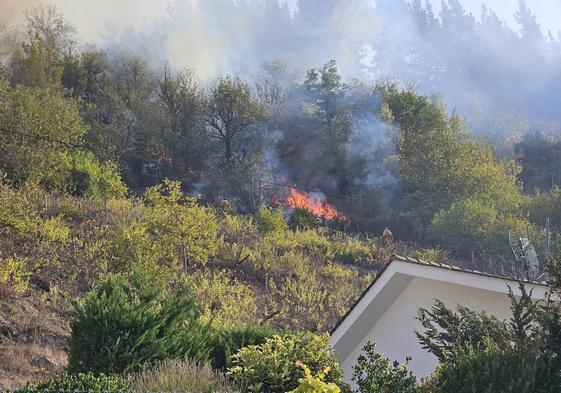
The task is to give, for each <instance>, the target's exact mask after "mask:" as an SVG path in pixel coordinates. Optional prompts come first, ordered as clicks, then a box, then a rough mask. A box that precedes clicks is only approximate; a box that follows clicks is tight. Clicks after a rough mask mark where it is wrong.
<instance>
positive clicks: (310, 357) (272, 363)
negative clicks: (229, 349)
mask: <svg viewBox="0 0 561 393" xmlns="http://www.w3.org/2000/svg"><path fill="white" fill-rule="evenodd" d="M327 339H328V337H327V336H326V335H324V336H316V335H314V334H311V333H304V334H288V335H285V336H273V337H271V338H268V339H266V341H265V343H263V344H261V345H250V346H248V347H245V348H242V349H240V351H239V352H238V353H237V354H235V355H234V356H233V357H232V364H233V366H232V367H231V368H230V369H229V370H228V375H230V377H231V378H232V380H233V381H234V383H235V385H236V387H238V388H239V389H241V391H242V392H262V391H265V392H271V393H273V392H279V393H280V392H286V391H290V390H293V389H296V388H297V387H298V385H299V380H300V379H301V378H302V377H304V371H303V370H302V369H301V368H299V367H298V366H297V365H296V361H300V362H302V363H304V364H306V365H307V366H308V367H309V370H310V372H311V373H312V374H319V373H320V372H322V371H324V370H325V368H326V367H329V368H330V370H331V371H330V373H329V374H328V375H327V377H326V382H333V383H335V384H336V385H338V386H339V387H341V388H344V387H345V383H344V382H343V380H342V376H343V373H342V370H341V368H340V367H339V364H338V363H337V360H336V358H335V355H334V354H333V352H332V350H331V348H330V347H329V343H328V342H327Z"/></svg>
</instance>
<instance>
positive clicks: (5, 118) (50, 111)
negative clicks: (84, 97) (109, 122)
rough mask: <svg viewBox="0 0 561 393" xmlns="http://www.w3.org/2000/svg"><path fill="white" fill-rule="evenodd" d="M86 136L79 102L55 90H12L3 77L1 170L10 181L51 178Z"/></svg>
mask: <svg viewBox="0 0 561 393" xmlns="http://www.w3.org/2000/svg"><path fill="white" fill-rule="evenodd" d="M85 132H86V126H85V125H84V122H83V119H82V118H81V116H80V112H79V109H78V104H77V102H76V101H74V100H72V99H69V98H66V97H64V96H63V95H62V94H61V93H60V92H58V91H56V90H55V89H53V88H43V89H38V88H24V87H18V88H11V87H10V86H9V84H8V82H7V81H5V80H3V79H1V77H0V168H2V169H3V170H4V171H5V172H6V174H8V176H9V178H10V179H11V180H13V181H15V182H16V183H18V184H21V183H23V182H42V181H44V180H45V179H46V178H49V177H50V176H51V175H52V174H53V171H55V168H56V167H57V165H58V163H59V160H60V155H61V153H64V152H66V151H68V150H72V149H75V148H76V147H77V146H79V144H80V143H81V139H82V137H83V135H84V134H85Z"/></svg>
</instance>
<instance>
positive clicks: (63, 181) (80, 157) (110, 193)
mask: <svg viewBox="0 0 561 393" xmlns="http://www.w3.org/2000/svg"><path fill="white" fill-rule="evenodd" d="M55 176H56V178H55V179H53V180H52V182H53V186H54V187H55V188H56V189H58V190H62V191H65V192H68V193H70V194H72V195H76V196H86V197H90V198H93V199H97V200H106V199H109V198H121V197H123V196H125V194H126V192H127V187H126V186H125V185H124V184H123V182H122V180H121V176H120V174H119V172H118V169H117V167H116V166H115V165H114V164H113V163H111V162H108V163H104V164H101V163H100V162H99V161H98V160H97V159H96V158H95V157H94V155H93V153H90V152H76V153H72V154H63V155H62V156H61V158H60V168H57V169H56V174H55Z"/></svg>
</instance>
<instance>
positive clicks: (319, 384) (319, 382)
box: [290, 363, 341, 393]
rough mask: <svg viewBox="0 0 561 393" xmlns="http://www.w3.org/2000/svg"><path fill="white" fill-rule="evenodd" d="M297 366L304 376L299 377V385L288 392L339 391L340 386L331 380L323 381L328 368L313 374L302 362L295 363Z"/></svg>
mask: <svg viewBox="0 0 561 393" xmlns="http://www.w3.org/2000/svg"><path fill="white" fill-rule="evenodd" d="M297 365H298V366H299V367H301V368H302V369H303V370H304V378H301V379H300V381H299V383H300V384H299V385H298V387H297V388H296V389H294V390H292V391H290V393H340V392H341V388H340V387H339V386H337V385H336V384H334V383H333V382H329V383H328V382H324V379H325V376H326V375H327V374H328V373H329V371H330V370H329V368H326V369H325V370H323V371H322V372H320V373H319V374H318V375H316V376H313V375H312V372H311V371H310V369H309V368H308V366H306V365H305V364H303V363H297Z"/></svg>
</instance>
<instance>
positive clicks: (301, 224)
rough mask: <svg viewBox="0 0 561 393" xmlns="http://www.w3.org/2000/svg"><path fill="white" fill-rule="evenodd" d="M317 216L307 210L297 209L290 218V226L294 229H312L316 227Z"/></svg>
mask: <svg viewBox="0 0 561 393" xmlns="http://www.w3.org/2000/svg"><path fill="white" fill-rule="evenodd" d="M316 218H317V217H316V216H315V215H314V214H313V213H310V212H309V211H307V210H303V209H296V210H294V213H292V217H291V218H290V227H291V228H292V229H300V230H306V229H312V228H315V227H316V222H317V221H316Z"/></svg>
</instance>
